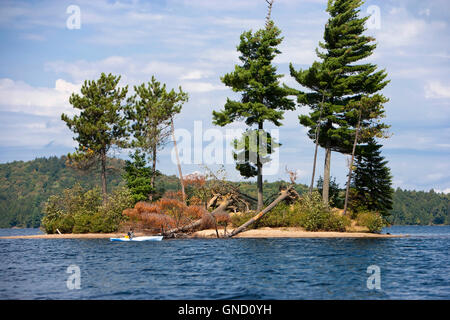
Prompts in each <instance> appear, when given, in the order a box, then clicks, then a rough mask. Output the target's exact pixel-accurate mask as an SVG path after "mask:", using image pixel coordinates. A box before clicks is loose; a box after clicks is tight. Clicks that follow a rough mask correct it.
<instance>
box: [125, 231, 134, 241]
mask: <svg viewBox="0 0 450 320" xmlns="http://www.w3.org/2000/svg"><path fill="white" fill-rule="evenodd" d="M127 235H128V238H129V239H130V240H131V239H132V238H133V237H134V232H133V229H130V231H128V234H127Z"/></svg>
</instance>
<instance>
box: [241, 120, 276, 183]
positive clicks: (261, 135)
mask: <svg viewBox="0 0 450 320" xmlns="http://www.w3.org/2000/svg"><path fill="white" fill-rule="evenodd" d="M233 146H234V150H235V151H234V152H233V158H234V160H235V161H236V169H237V170H238V171H239V173H240V174H241V176H243V177H245V178H251V177H255V176H256V175H257V174H258V168H257V162H258V157H259V161H260V163H261V164H262V165H264V164H265V163H268V162H269V161H270V155H271V154H272V153H273V152H274V149H275V148H278V147H279V146H280V144H279V143H276V142H275V141H273V139H272V137H271V136H270V134H269V133H268V132H265V131H264V130H256V129H255V130H247V131H246V132H244V134H243V135H242V137H241V139H235V140H234V141H233Z"/></svg>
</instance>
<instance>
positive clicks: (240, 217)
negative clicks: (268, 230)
mask: <svg viewBox="0 0 450 320" xmlns="http://www.w3.org/2000/svg"><path fill="white" fill-rule="evenodd" d="M255 214H256V213H255V212H253V211H249V212H245V213H239V214H234V215H232V216H231V217H230V220H231V225H232V226H233V227H234V228H237V227H240V226H242V225H243V224H244V223H246V222H247V221H248V220H250V219H251V218H252V217H253V216H254V215H255ZM255 227H256V225H255V224H252V225H250V226H249V229H253V228H255Z"/></svg>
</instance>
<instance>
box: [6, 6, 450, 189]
mask: <svg viewBox="0 0 450 320" xmlns="http://www.w3.org/2000/svg"><path fill="white" fill-rule="evenodd" d="M326 4H327V1H326V0H275V3H274V6H273V10H272V19H273V20H274V21H275V24H276V25H277V26H278V27H279V28H280V29H281V30H282V35H283V36H284V40H283V43H282V44H281V45H280V50H281V52H282V53H281V54H280V55H279V56H277V58H276V59H275V64H276V66H277V68H278V72H279V73H280V74H284V77H283V78H282V79H281V82H282V83H285V84H286V85H288V86H291V87H294V88H299V86H298V84H297V83H296V82H295V81H294V80H293V79H292V78H291V77H290V76H289V63H293V64H294V66H295V68H297V69H298V68H303V69H304V68H307V67H308V66H310V65H311V64H312V62H313V61H314V60H317V57H316V55H315V49H316V48H317V47H318V43H319V41H321V40H322V38H323V31H324V25H325V23H326V22H327V19H328V14H327V12H326V11H325V9H326ZM74 6H75V8H76V9H79V15H77V13H78V11H76V10H75V11H73V8H74ZM449 9H450V2H448V1H447V0H428V1H420V0H367V1H366V2H365V4H364V5H363V7H362V8H361V13H360V14H361V15H362V16H368V15H371V20H370V22H369V23H370V25H368V30H367V31H366V33H367V34H370V35H372V36H374V37H375V38H376V41H377V44H378V47H377V49H376V50H375V53H374V54H373V55H372V56H371V57H370V58H368V61H370V62H373V63H376V64H377V65H378V67H379V68H380V69H386V72H387V73H388V78H389V80H390V81H391V82H390V83H389V85H388V86H387V87H386V88H385V89H384V90H383V94H384V95H385V96H386V97H388V98H389V102H388V103H387V104H386V105H385V108H386V119H385V122H386V123H388V124H389V125H391V129H390V133H391V134H392V137H391V138H389V139H386V140H383V141H381V143H382V144H383V148H382V153H383V156H385V157H386V160H388V161H389V167H390V168H391V171H392V175H393V184H394V187H395V188H397V187H400V188H402V189H409V190H411V189H416V190H430V189H434V190H435V191H438V192H445V193H448V192H450V50H449V49H450V26H449V22H450V10H449ZM266 10H267V8H266V2H265V1H264V0H233V1H231V0H230V1H223V0H150V1H137V0H130V1H108V0H96V1H88V0H80V1H76V0H71V1H46V0H43V1H20V0H18V1H17V0H14V1H8V0H2V1H0V38H1V50H0V163H5V162H12V161H15V160H23V161H27V160H32V159H34V158H36V157H49V156H55V155H56V156H61V155H64V154H67V153H69V152H73V151H74V150H75V147H76V143H75V142H74V141H73V134H72V132H71V131H70V130H69V129H68V128H67V126H66V125H65V123H64V122H62V121H61V120H60V119H61V114H62V113H66V114H69V115H72V114H74V110H73V109H72V107H71V105H70V103H69V96H70V95H71V93H72V92H79V90H80V87H81V84H82V83H83V81H84V80H94V79H98V78H99V77H100V74H101V73H102V72H105V73H107V74H108V73H112V74H114V75H121V82H120V85H121V86H125V85H128V86H129V93H130V94H132V93H133V86H134V85H139V84H141V83H143V82H147V81H149V80H150V79H151V77H152V75H154V76H155V77H156V78H157V80H158V81H161V82H163V83H166V84H167V86H168V87H169V88H178V86H181V87H182V88H183V90H184V91H186V92H188V93H189V97H190V99H189V102H188V103H186V104H185V105H184V106H183V110H182V112H181V113H180V114H179V115H178V116H177V117H176V120H175V126H176V128H177V135H180V136H181V137H184V138H180V140H179V143H180V149H181V150H180V155H181V156H182V159H183V173H185V174H187V173H191V172H194V171H200V172H201V171H202V170H203V168H204V167H203V165H202V162H203V164H205V162H206V164H207V165H208V166H209V167H211V168H212V169H215V168H217V165H214V164H211V163H208V161H206V160H205V159H206V158H207V157H206V156H205V154H207V153H208V152H209V151H210V149H211V146H214V145H217V144H216V143H218V144H222V145H223V146H225V147H226V146H228V145H229V139H230V134H229V132H228V131H226V130H232V129H243V128H244V127H245V126H244V125H243V124H242V123H236V124H232V125H229V126H227V127H225V128H220V127H215V126H214V125H213V124H212V111H213V110H221V109H223V105H224V103H225V101H226V99H227V97H228V98H234V99H236V98H238V97H239V96H237V95H236V93H233V92H232V91H231V89H230V88H228V87H226V86H225V85H223V84H222V83H221V81H220V77H221V76H223V75H224V74H226V73H228V72H231V71H233V70H234V65H235V64H238V63H239V59H238V53H237V52H236V46H237V45H238V43H239V36H240V34H241V33H242V32H244V31H247V30H250V29H251V30H254V31H255V30H257V29H259V28H262V27H263V26H264V22H265V17H266V14H267V12H266ZM74 14H75V15H74ZM78 17H79V20H77V18H78ZM77 22H79V23H77ZM308 111H309V110H308V108H307V107H300V106H298V108H297V109H296V110H295V111H289V112H286V114H285V119H284V120H283V126H282V127H280V128H279V130H278V131H277V132H276V134H278V138H279V141H280V142H281V143H282V146H281V147H280V149H279V154H277V155H276V161H275V163H276V166H275V167H272V169H274V170H271V169H268V170H265V171H264V172H265V173H266V174H265V179H267V180H269V181H274V180H278V179H283V180H286V179H288V175H287V173H286V168H288V169H289V170H294V171H297V172H298V182H300V183H305V184H309V181H310V179H311V171H312V159H313V155H314V144H313V142H312V141H311V140H309V139H308V138H307V136H306V129H305V128H304V127H302V126H301V125H300V124H299V121H298V115H299V114H304V113H308ZM267 128H268V129H269V130H270V129H275V128H274V127H271V126H267ZM217 136H222V137H223V139H224V140H223V141H222V140H220V139H219V140H217V141H216V140H214V137H217ZM227 139H228V140H227ZM189 140H190V143H189ZM188 145H189V146H191V147H192V148H188V147H187V146H188ZM208 146H209V147H208ZM208 148H210V149H208ZM188 149H189V150H188ZM224 153H225V154H223V155H221V154H220V153H219V154H217V153H212V154H213V155H214V156H218V158H223V159H226V155H227V154H228V153H227V152H224ZM127 154H128V151H126V150H125V151H123V150H122V151H120V150H114V151H113V152H112V154H111V155H113V156H119V157H122V158H126V157H127ZM198 155H200V156H198ZM202 155H203V157H202ZM172 158H173V147H172V144H168V145H167V147H166V148H165V149H164V150H162V151H161V152H160V158H159V161H158V165H157V167H158V169H159V170H161V171H162V172H163V173H166V174H177V169H176V166H175V164H174V162H173V161H172ZM218 158H217V159H218ZM323 159H324V151H323V150H320V151H319V156H318V176H319V175H321V174H322V172H323ZM189 160H191V161H190V162H191V164H189ZM202 160H203V161H202ZM347 161H348V156H346V155H341V154H338V153H335V152H334V153H333V155H332V159H331V175H332V176H333V177H336V181H337V182H338V183H339V184H340V185H341V186H343V185H344V184H345V180H346V174H347V170H348V169H347V168H348V167H347ZM226 164H227V165H226V169H227V174H228V178H230V179H233V180H238V179H239V178H240V177H239V174H238V172H237V171H236V170H235V169H234V166H233V165H232V164H230V163H229V161H228V162H226Z"/></svg>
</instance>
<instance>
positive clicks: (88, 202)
mask: <svg viewBox="0 0 450 320" xmlns="http://www.w3.org/2000/svg"><path fill="white" fill-rule="evenodd" d="M132 203H133V199H132V197H131V194H130V192H129V191H128V189H126V188H121V189H117V190H115V191H114V192H113V193H112V194H111V195H109V196H108V198H107V201H106V203H105V204H103V201H102V194H101V191H100V189H99V188H95V189H92V190H88V191H84V190H83V188H82V187H81V186H80V185H79V184H77V185H75V186H74V187H73V188H72V189H66V190H64V192H63V194H62V195H54V196H51V197H50V198H49V199H48V200H47V202H46V203H45V205H44V217H43V219H42V227H43V228H44V230H45V232H47V233H56V232H57V230H56V229H58V230H59V231H60V232H61V233H88V232H114V231H117V229H118V227H119V224H120V223H121V222H122V221H123V220H124V216H123V215H122V211H123V210H124V209H125V208H127V207H130V206H131V205H132Z"/></svg>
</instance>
